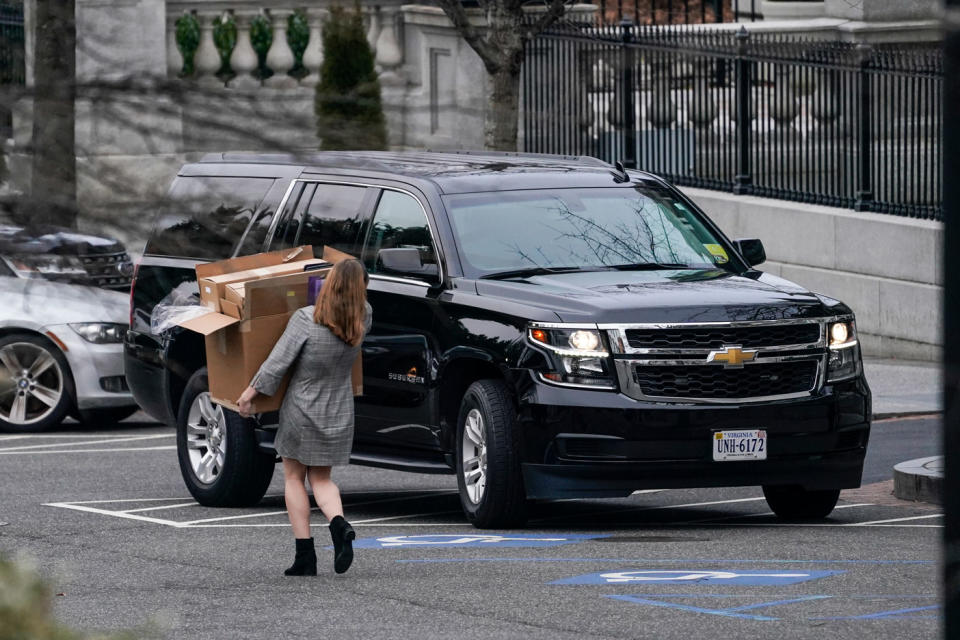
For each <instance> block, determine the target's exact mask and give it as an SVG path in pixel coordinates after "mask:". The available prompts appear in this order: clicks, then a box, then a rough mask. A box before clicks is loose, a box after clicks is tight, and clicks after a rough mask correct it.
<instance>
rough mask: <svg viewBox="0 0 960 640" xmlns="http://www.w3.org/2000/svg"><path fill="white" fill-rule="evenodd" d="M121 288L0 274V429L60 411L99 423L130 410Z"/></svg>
mask: <svg viewBox="0 0 960 640" xmlns="http://www.w3.org/2000/svg"><path fill="white" fill-rule="evenodd" d="M128 311H129V300H128V296H127V295H126V294H124V293H121V292H118V291H110V290H107V289H101V288H96V287H90V286H85V285H74V284H65V283H59V282H50V281H48V280H44V279H40V278H19V277H15V276H14V275H13V274H9V275H7V277H2V276H0V431H13V432H28V431H40V430H43V429H47V428H50V427H53V426H56V425H58V424H59V423H60V422H61V421H62V420H63V419H64V418H65V417H66V416H67V415H73V416H75V417H77V418H79V419H80V420H82V421H83V422H86V423H90V424H96V425H97V426H102V425H103V424H104V423H113V422H117V421H119V420H122V419H123V418H126V417H127V416H129V415H131V414H132V413H134V412H135V411H136V410H137V405H136V403H135V402H134V399H133V396H132V395H131V394H130V391H129V389H128V388H127V383H126V380H125V378H124V375H123V334H124V332H125V331H126V330H127V322H128V316H127V314H128Z"/></svg>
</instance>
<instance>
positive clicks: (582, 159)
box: [425, 149, 610, 168]
mask: <svg viewBox="0 0 960 640" xmlns="http://www.w3.org/2000/svg"><path fill="white" fill-rule="evenodd" d="M425 151H426V152H427V153H447V154H451V155H458V156H495V157H496V156H499V157H502V158H530V159H531V160H563V161H565V162H578V163H580V164H585V165H590V166H594V167H603V168H609V167H610V165H609V164H608V163H606V162H604V161H603V160H601V159H600V158H595V157H594V156H568V155H561V154H557V153H529V152H526V151H483V150H481V151H476V150H470V149H458V150H453V151H449V150H442V149H425Z"/></svg>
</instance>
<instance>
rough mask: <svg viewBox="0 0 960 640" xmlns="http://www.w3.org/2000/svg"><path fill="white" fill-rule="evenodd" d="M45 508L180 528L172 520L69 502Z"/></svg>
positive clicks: (52, 504) (49, 504) (52, 503)
mask: <svg viewBox="0 0 960 640" xmlns="http://www.w3.org/2000/svg"><path fill="white" fill-rule="evenodd" d="M43 506H45V507H59V508H61V509H72V510H73V511H84V512H86V513H96V514H98V515H101V516H113V517H114V518H123V519H125V520H139V521H140V522H150V523H153V524H164V525H167V526H168V527H180V526H182V525H180V524H179V523H177V522H175V521H173V520H163V519H161V518H151V517H149V516H141V515H137V514H135V513H125V512H123V511H110V510H109V509H97V508H96V507H87V506H84V505H82V504H70V503H69V502H50V503H47V504H45V505H43Z"/></svg>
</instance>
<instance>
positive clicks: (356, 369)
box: [180, 245, 363, 413]
mask: <svg viewBox="0 0 960 640" xmlns="http://www.w3.org/2000/svg"><path fill="white" fill-rule="evenodd" d="M352 257H353V256H350V255H348V254H346V253H342V252H340V251H337V250H336V249H330V248H329V247H324V250H323V260H322V261H320V260H316V259H314V258H313V248H312V247H311V246H309V245H305V246H302V247H297V248H296V249H293V250H284V251H273V252H270V253H262V254H258V255H255V256H245V257H243V258H233V259H230V260H222V261H220V262H214V263H209V264H203V265H198V266H197V283H198V285H199V286H200V291H201V299H202V297H203V295H204V293H205V291H204V287H209V291H207V292H206V295H207V299H206V300H204V304H205V305H207V306H208V307H209V308H210V309H211V312H210V313H207V314H205V315H202V316H200V317H197V318H192V319H190V320H187V321H185V322H182V323H180V326H181V327H183V328H184V329H188V330H190V331H195V332H197V333H200V334H202V335H203V336H204V341H205V346H206V353H207V374H208V379H209V382H210V395H211V397H212V399H213V401H214V402H216V403H218V404H221V405H223V406H225V407H227V408H230V409H233V410H234V411H236V410H237V405H236V401H237V399H238V398H239V397H240V395H241V394H242V393H243V391H244V390H245V389H246V388H247V385H248V384H249V383H250V380H252V379H253V376H254V375H255V374H256V373H257V371H258V370H259V369H260V365H262V364H263V362H264V361H265V360H266V359H267V356H269V355H270V352H271V351H272V350H273V347H274V345H275V344H276V342H277V340H279V339H280V336H281V335H282V334H283V331H284V330H285V329H286V328H287V322H288V321H289V320H290V316H292V315H293V312H295V311H296V310H297V309H299V308H300V307H305V306H308V302H307V295H308V286H307V285H308V283H309V280H310V278H311V277H315V276H318V275H324V274H325V273H326V272H327V271H329V269H317V270H313V271H304V270H303V268H304V267H305V266H306V265H308V264H316V263H318V262H326V263H330V264H334V263H337V262H340V261H341V260H344V259H347V258H352ZM214 308H216V309H217V310H216V311H214V310H213V309H214ZM352 380H353V393H354V395H361V394H362V393H363V370H362V368H361V358H360V357H359V356H358V357H357V360H356V362H354V365H353V371H352ZM288 381H289V375H288V376H287V378H285V379H284V381H283V382H282V383H281V386H280V389H279V390H278V391H277V393H276V394H274V395H273V396H263V395H258V396H257V398H256V399H255V400H254V407H253V410H254V412H256V413H264V412H267V411H275V410H277V409H279V408H280V404H281V403H282V401H283V396H284V393H285V392H286V388H287V383H288Z"/></svg>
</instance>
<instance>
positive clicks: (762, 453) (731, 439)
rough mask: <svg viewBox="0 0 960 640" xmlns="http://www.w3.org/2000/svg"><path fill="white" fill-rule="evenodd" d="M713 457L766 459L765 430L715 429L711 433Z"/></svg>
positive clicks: (724, 459)
mask: <svg viewBox="0 0 960 640" xmlns="http://www.w3.org/2000/svg"><path fill="white" fill-rule="evenodd" d="M713 459H714V460H715V461H718V462H723V461H727V460H766V459H767V432H766V431H764V430H763V429H755V430H744V431H717V432H716V433H714V434H713Z"/></svg>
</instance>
